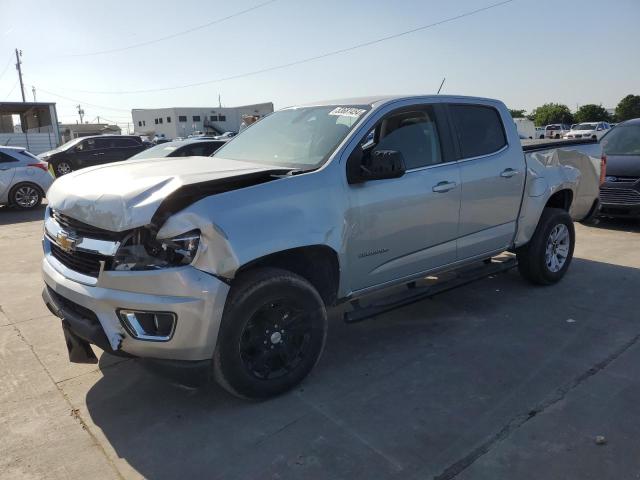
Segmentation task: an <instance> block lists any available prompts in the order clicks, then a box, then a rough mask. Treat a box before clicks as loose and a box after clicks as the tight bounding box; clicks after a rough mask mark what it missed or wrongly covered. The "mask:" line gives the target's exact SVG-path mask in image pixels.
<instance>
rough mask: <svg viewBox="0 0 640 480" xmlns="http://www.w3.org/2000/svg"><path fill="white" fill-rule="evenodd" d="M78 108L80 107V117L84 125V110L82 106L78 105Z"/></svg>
mask: <svg viewBox="0 0 640 480" xmlns="http://www.w3.org/2000/svg"><path fill="white" fill-rule="evenodd" d="M77 107H78V115H79V116H80V123H81V124H82V123H84V122H83V121H82V119H83V117H84V110H83V109H82V106H80V105H78V106H77Z"/></svg>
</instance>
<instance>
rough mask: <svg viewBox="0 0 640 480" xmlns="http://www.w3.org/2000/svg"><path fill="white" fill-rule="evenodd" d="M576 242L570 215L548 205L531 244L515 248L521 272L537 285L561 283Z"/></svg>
mask: <svg viewBox="0 0 640 480" xmlns="http://www.w3.org/2000/svg"><path fill="white" fill-rule="evenodd" d="M575 242H576V233H575V229H574V226H573V220H572V219H571V216H570V215H569V214H568V213H567V212H566V211H564V210H561V209H559V208H545V209H544V210H543V212H542V215H541V216H540V221H539V222H538V226H537V227H536V231H535V232H534V234H533V237H531V240H530V241H529V243H528V244H527V245H524V246H523V247H520V248H519V249H518V250H516V255H517V257H518V270H519V271H520V274H521V275H522V276H523V277H524V278H526V279H527V280H529V281H530V282H531V283H535V284H537V285H551V284H553V283H556V282H559V281H560V280H561V279H562V277H564V274H565V273H566V272H567V269H568V268H569V264H570V263H571V259H572V258H573V249H574V247H575Z"/></svg>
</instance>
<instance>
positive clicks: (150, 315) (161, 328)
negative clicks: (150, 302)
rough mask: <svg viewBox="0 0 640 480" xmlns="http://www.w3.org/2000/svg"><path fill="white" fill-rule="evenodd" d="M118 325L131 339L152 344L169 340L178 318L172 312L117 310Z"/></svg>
mask: <svg viewBox="0 0 640 480" xmlns="http://www.w3.org/2000/svg"><path fill="white" fill-rule="evenodd" d="M116 313H117V314H118V317H119V318H120V323H122V326H123V327H124V328H125V330H126V331H127V332H128V333H129V335H131V336H132V337H133V338H135V339H138V340H147V341H152V342H166V341H168V340H171V337H172V336H173V332H174V331H175V328H176V321H177V319H178V317H177V316H176V314H175V313H172V312H146V311H141V310H118V311H117V312H116Z"/></svg>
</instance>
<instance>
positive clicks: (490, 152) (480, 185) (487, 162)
mask: <svg viewBox="0 0 640 480" xmlns="http://www.w3.org/2000/svg"><path fill="white" fill-rule="evenodd" d="M449 112H450V115H451V119H452V123H453V125H454V128H455V133H456V135H455V136H456V138H457V141H458V147H459V152H460V177H461V180H462V197H461V198H462V204H461V208H460V233H459V238H458V259H460V260H463V259H467V258H471V257H476V256H480V255H483V254H488V253H493V252H495V251H497V250H501V249H506V248H507V247H509V246H510V245H511V242H512V240H513V237H514V234H515V231H516V221H517V219H518V212H519V210H520V203H521V200H522V193H523V190H524V180H525V175H526V171H525V170H526V165H525V161H524V155H523V153H522V148H521V147H520V144H519V141H518V144H517V145H509V143H508V138H514V136H513V135H511V136H510V137H508V136H507V132H506V130H505V125H510V124H509V123H508V122H511V120H510V119H505V118H502V116H501V114H500V112H499V110H498V109H497V108H494V107H492V106H488V105H475V104H453V105H450V106H449ZM514 128H515V127H514ZM516 135H517V134H516ZM515 138H517V136H516V137H515Z"/></svg>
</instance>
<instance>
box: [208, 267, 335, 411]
mask: <svg viewBox="0 0 640 480" xmlns="http://www.w3.org/2000/svg"><path fill="white" fill-rule="evenodd" d="M326 337H327V312H326V309H325V306H324V302H323V301H322V298H321V297H320V294H319V293H318V292H317V291H316V289H315V288H314V287H313V285H311V284H310V283H309V282H308V281H307V280H305V279H304V278H302V277H300V276H299V275H296V274H294V273H292V272H289V271H286V270H280V269H276V268H264V269H259V270H255V271H253V272H248V273H246V274H245V275H244V276H241V277H240V278H238V279H237V283H236V285H234V286H233V287H232V289H231V292H230V293H229V297H228V299H227V304H226V306H225V309H224V314H223V316H222V323H221V325H220V332H219V334H218V342H217V347H216V351H215V354H214V358H213V369H214V378H215V379H216V381H217V382H218V383H219V384H220V385H221V386H222V387H223V388H224V389H226V390H227V391H229V392H230V393H232V394H233V395H236V396H238V397H241V398H250V399H261V398H268V397H272V396H275V395H279V394H281V393H284V392H286V391H287V390H290V389H292V388H293V387H295V386H296V385H297V384H298V383H300V382H301V381H302V380H303V379H304V378H305V377H306V376H307V375H308V374H309V372H310V371H311V370H312V369H313V367H314V366H315V365H316V364H317V363H318V361H319V359H320V356H321V354H322V350H323V349H324V344H325V341H326Z"/></svg>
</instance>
